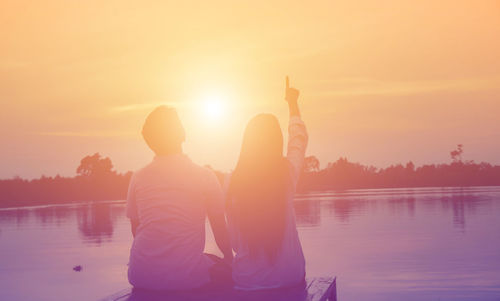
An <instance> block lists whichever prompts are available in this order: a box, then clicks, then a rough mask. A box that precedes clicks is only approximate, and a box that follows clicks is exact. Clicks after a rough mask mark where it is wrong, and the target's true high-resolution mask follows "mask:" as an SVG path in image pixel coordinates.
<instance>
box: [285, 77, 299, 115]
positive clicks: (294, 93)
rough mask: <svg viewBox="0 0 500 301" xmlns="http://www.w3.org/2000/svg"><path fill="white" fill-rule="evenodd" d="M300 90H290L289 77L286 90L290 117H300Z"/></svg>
mask: <svg viewBox="0 0 500 301" xmlns="http://www.w3.org/2000/svg"><path fill="white" fill-rule="evenodd" d="M299 94H300V92H299V90H297V89H295V88H290V80H289V79H288V76H287V77H286V88H285V100H286V101H287V102H288V110H289V111H290V116H298V117H300V111H299V106H298V104H297V100H298V99H299Z"/></svg>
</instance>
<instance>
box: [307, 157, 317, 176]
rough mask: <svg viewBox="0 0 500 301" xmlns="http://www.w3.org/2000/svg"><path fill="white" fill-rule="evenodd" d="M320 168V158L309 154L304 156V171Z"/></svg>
mask: <svg viewBox="0 0 500 301" xmlns="http://www.w3.org/2000/svg"><path fill="white" fill-rule="evenodd" d="M318 170H319V160H318V158H316V157H315V156H309V157H305V158H304V171H305V172H312V171H318Z"/></svg>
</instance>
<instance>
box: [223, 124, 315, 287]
mask: <svg viewBox="0 0 500 301" xmlns="http://www.w3.org/2000/svg"><path fill="white" fill-rule="evenodd" d="M307 140H308V136H307V131H306V128H305V125H304V122H303V121H302V120H301V119H300V117H298V116H292V117H291V118H290V123H289V126H288V147H287V155H286V158H287V159H288V161H289V162H290V165H291V168H290V177H291V181H290V183H292V184H291V185H290V187H289V188H288V192H287V206H286V218H285V222H286V226H285V233H284V237H283V246H282V248H281V250H280V252H279V253H278V256H277V257H276V261H275V262H274V263H271V262H270V261H269V260H268V259H267V257H266V255H265V254H262V256H260V257H254V258H250V256H249V251H248V247H247V244H246V243H245V241H243V240H242V237H241V234H240V232H239V230H238V229H237V227H236V225H235V223H234V220H233V217H232V216H231V215H230V214H229V213H228V216H227V219H228V228H229V234H230V236H231V244H232V246H233V250H234V251H235V253H236V255H235V257H234V260H233V280H234V282H235V287H236V288H237V289H242V290H257V289H266V288H278V287H286V286H291V285H294V284H298V283H300V282H302V281H303V280H304V277H305V260H304V254H303V252H302V246H301V245H300V241H299V236H298V233H297V227H296V223H295V211H294V208H293V197H294V194H295V186H296V184H297V180H298V178H299V175H300V172H301V170H302V164H303V162H304V156H305V151H306V147H307ZM229 181H230V177H228V179H227V180H226V183H225V185H224V187H225V189H226V192H227V189H228V187H229ZM228 201H229V202H231V201H232V200H228Z"/></svg>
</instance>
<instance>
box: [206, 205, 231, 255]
mask: <svg viewBox="0 0 500 301" xmlns="http://www.w3.org/2000/svg"><path fill="white" fill-rule="evenodd" d="M208 220H209V221H210V227H211V228H212V231H213V233H214V237H215V242H216V243H217V247H219V249H220V250H221V252H222V254H223V255H224V261H225V262H226V263H228V264H231V263H232V261H233V250H232V249H231V242H230V240H229V233H228V231H227V226H226V219H225V217H224V212H219V213H215V212H212V213H210V211H209V214H208Z"/></svg>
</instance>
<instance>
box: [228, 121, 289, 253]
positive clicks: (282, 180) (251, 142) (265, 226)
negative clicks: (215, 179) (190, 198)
mask: <svg viewBox="0 0 500 301" xmlns="http://www.w3.org/2000/svg"><path fill="white" fill-rule="evenodd" d="M288 168H289V167H288V163H287V161H286V159H285V158H284V157H283V134H282V132H281V128H280V126H279V122H278V120H277V119H276V117H275V116H274V115H271V114H259V115H257V116H255V117H254V118H252V119H251V120H250V122H249V123H248V125H247V127H246V129H245V133H244V135H243V143H242V146H241V152H240V157H239V159H238V163H237V165H236V168H235V170H234V172H233V174H232V177H231V183H230V187H229V193H228V197H230V198H231V200H232V202H231V203H230V204H231V205H230V207H229V208H228V209H229V210H230V211H231V212H232V214H233V216H234V219H235V223H236V225H237V227H238V228H239V230H240V233H241V235H242V237H243V239H244V241H245V242H246V243H247V244H248V248H249V251H250V255H251V256H256V255H258V254H259V253H264V254H266V255H267V256H268V258H269V259H270V260H274V259H275V255H276V254H277V252H279V250H280V248H281V244H282V240H283V234H284V228H285V211H286V197H287V196H286V193H287V187H288V180H289V169H288Z"/></svg>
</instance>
